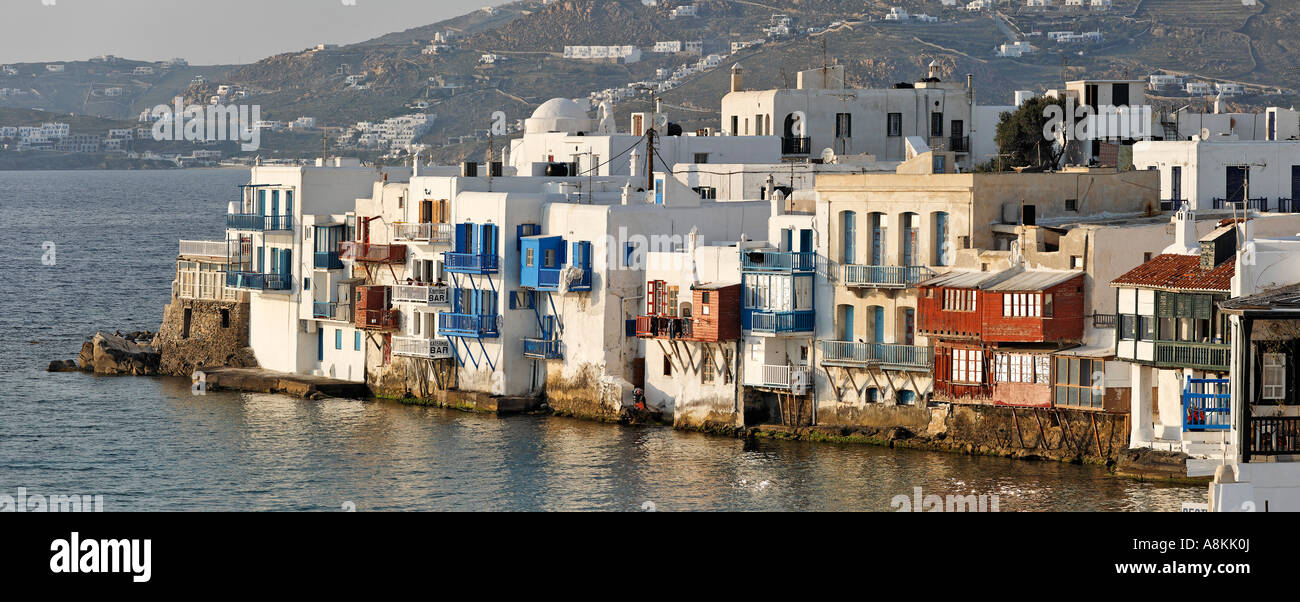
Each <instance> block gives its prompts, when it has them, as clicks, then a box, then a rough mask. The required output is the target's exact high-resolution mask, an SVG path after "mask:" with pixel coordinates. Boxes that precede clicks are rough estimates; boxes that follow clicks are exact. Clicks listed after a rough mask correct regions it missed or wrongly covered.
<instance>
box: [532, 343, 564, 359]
mask: <svg viewBox="0 0 1300 602" xmlns="http://www.w3.org/2000/svg"><path fill="white" fill-rule="evenodd" d="M524 357H527V358H532V359H538V360H558V359H561V358H563V357H564V356H563V355H562V354H561V353H560V341H559V340H558V339H524Z"/></svg>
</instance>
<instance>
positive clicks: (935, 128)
mask: <svg viewBox="0 0 1300 602" xmlns="http://www.w3.org/2000/svg"><path fill="white" fill-rule="evenodd" d="M930 135H931V136H942V135H943V113H940V112H938V111H932V112H930Z"/></svg>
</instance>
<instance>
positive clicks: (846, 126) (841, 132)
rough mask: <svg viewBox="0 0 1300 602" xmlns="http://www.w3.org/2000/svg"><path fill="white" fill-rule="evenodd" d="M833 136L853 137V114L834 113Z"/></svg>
mask: <svg viewBox="0 0 1300 602" xmlns="http://www.w3.org/2000/svg"><path fill="white" fill-rule="evenodd" d="M835 137H836V138H852V137H853V115H851V114H849V113H836V114H835Z"/></svg>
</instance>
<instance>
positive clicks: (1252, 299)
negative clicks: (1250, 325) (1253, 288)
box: [1219, 284, 1300, 313]
mask: <svg viewBox="0 0 1300 602" xmlns="http://www.w3.org/2000/svg"><path fill="white" fill-rule="evenodd" d="M1219 308H1220V309H1223V310H1224V311H1228V312H1232V313H1237V312H1241V311H1246V310H1251V309H1265V310H1285V311H1294V310H1300V284H1293V285H1290V286H1283V287H1280V288H1275V289H1272V290H1268V291H1264V292H1262V293H1255V294H1254V295H1248V296H1245V297H1237V298H1236V299H1228V300H1227V301H1223V302H1221V303H1219Z"/></svg>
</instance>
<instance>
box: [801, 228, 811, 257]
mask: <svg viewBox="0 0 1300 602" xmlns="http://www.w3.org/2000/svg"><path fill="white" fill-rule="evenodd" d="M812 250H813V241H812V230H811V229H808V228H804V229H803V230H800V231H799V251H800V252H802V253H807V252H809V251H812Z"/></svg>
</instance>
